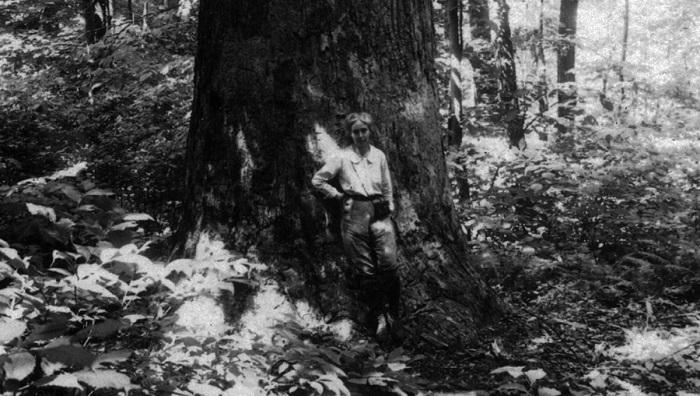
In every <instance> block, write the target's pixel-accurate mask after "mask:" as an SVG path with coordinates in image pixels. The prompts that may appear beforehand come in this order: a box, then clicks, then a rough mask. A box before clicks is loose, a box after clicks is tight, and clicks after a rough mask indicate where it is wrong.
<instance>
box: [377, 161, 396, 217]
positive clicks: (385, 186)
mask: <svg viewBox="0 0 700 396" xmlns="http://www.w3.org/2000/svg"><path fill="white" fill-rule="evenodd" d="M380 170H381V172H382V195H383V196H384V199H386V200H387V201H388V202H389V210H390V211H392V212H393V211H394V190H393V187H392V185H391V173H390V172H389V164H388V163H387V161H386V155H383V156H382V161H381V167H380Z"/></svg>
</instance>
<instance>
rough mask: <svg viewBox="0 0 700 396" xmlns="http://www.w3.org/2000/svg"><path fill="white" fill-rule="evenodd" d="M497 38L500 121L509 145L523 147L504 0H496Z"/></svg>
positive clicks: (523, 136)
mask: <svg viewBox="0 0 700 396" xmlns="http://www.w3.org/2000/svg"><path fill="white" fill-rule="evenodd" d="M496 3H497V4H498V23H499V29H498V38H497V39H496V48H497V51H496V57H497V58H498V60H499V80H500V87H501V89H500V90H499V95H498V98H499V102H500V108H501V110H500V114H501V117H500V119H501V122H505V123H506V128H507V133H508V140H509V142H510V145H511V146H515V147H519V148H524V138H525V130H524V123H525V118H524V115H523V114H522V112H521V111H520V105H519V100H518V78H517V75H516V70H515V49H514V48H513V41H512V40H511V36H510V21H509V13H510V12H509V11H510V10H509V8H508V3H507V2H506V0H497V1H496Z"/></svg>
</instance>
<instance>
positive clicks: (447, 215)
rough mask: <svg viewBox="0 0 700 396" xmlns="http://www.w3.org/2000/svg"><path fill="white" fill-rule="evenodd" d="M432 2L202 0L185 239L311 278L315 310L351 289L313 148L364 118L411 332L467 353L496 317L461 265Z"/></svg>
mask: <svg viewBox="0 0 700 396" xmlns="http://www.w3.org/2000/svg"><path fill="white" fill-rule="evenodd" d="M431 12H432V10H431V2H430V0H411V1H403V0H392V1H387V0H360V1H354V2H333V1H322V0H314V1H310V0H304V1H302V0H294V1H289V0H286V1H282V0H240V1H235V2H233V1H228V0H209V1H202V2H200V12H199V28H198V50H197V54H196V58H195V59H196V61H195V97H194V102H193V108H192V118H191V124H190V131H189V136H188V141H187V157H186V169H187V171H186V195H185V200H184V208H183V219H182V222H181V224H180V226H179V237H180V240H181V242H182V243H183V244H184V246H185V248H186V250H188V251H191V250H192V248H193V246H194V245H193V244H194V243H195V242H196V241H197V239H198V238H199V236H200V235H201V233H202V232H206V231H210V230H214V231H216V232H218V233H219V234H220V235H222V236H223V237H224V238H225V239H226V240H227V241H229V242H230V243H231V245H232V246H233V247H235V248H238V249H246V248H247V247H250V246H256V249H257V251H258V252H259V254H260V255H262V256H263V257H265V258H266V259H267V260H268V261H270V262H273V263H276V264H275V265H276V266H277V268H279V269H281V268H284V266H286V267H288V268H291V269H294V270H296V271H298V272H301V273H303V274H304V276H305V277H306V279H307V284H308V285H309V286H311V287H310V289H313V296H314V297H315V298H316V302H317V304H318V305H319V307H320V308H321V309H323V310H326V311H329V312H331V311H332V310H333V309H334V308H337V305H338V304H339V302H340V301H341V300H342V298H344V296H346V295H345V293H344V292H343V291H340V290H341V288H339V287H338V285H339V283H338V282H341V281H342V272H343V271H342V270H341V268H342V263H343V261H344V260H343V259H342V254H340V253H339V251H338V247H337V244H333V243H323V242H321V239H320V238H319V236H320V235H322V234H323V232H324V228H323V222H322V219H321V218H322V217H323V214H324V212H323V209H322V208H321V203H320V201H319V200H318V199H317V198H315V197H314V196H313V194H312V191H311V186H310V177H311V175H312V173H313V171H314V170H315V169H317V168H318V167H319V166H320V163H319V161H318V157H316V156H315V154H317V152H316V151H315V150H314V149H313V148H314V147H317V146H318V145H319V144H320V143H322V142H323V141H327V140H328V137H329V135H330V136H335V137H337V128H338V127H337V124H338V120H339V119H340V118H341V117H342V116H343V115H344V114H346V113H347V112H349V111H355V110H364V111H368V112H369V113H371V114H373V115H374V116H375V117H376V121H377V129H378V130H377V134H376V136H375V138H374V142H375V145H377V146H378V147H379V148H381V149H382V150H383V151H384V152H385V153H386V154H387V156H388V159H389V164H390V169H391V172H392V175H393V178H394V184H395V191H396V200H397V202H396V203H397V210H398V212H397V214H396V221H397V224H398V226H399V230H400V239H399V244H400V252H399V255H400V261H401V263H402V264H403V268H402V271H401V276H402V279H403V282H404V297H405V304H406V308H407V322H408V323H407V325H408V328H409V331H410V333H411V334H412V336H413V337H414V339H413V341H414V342H416V343H417V344H416V345H419V344H420V343H421V342H427V343H429V344H438V345H443V346H445V345H452V344H460V343H463V342H464V341H467V340H469V339H471V338H472V337H474V336H475V335H476V334H477V331H478V329H479V328H480V326H482V325H483V324H484V323H485V322H487V321H488V320H490V319H493V318H494V317H497V316H498V314H499V313H501V312H502V308H501V306H500V304H499V303H498V301H497V300H496V298H495V297H494V295H493V293H492V292H491V291H490V289H488V288H487V287H486V286H485V285H484V283H483V282H482V281H481V280H480V278H479V276H478V274H477V273H476V272H475V270H474V269H473V268H472V267H471V266H470V265H469V263H468V262H467V256H466V253H465V250H464V246H465V245H464V243H463V242H464V240H463V239H464V238H463V236H462V235H461V234H460V229H459V224H458V223H457V221H456V217H455V211H454V207H453V203H452V199H451V194H450V191H449V183H448V179H447V173H446V165H445V160H444V155H443V151H442V146H441V136H440V134H439V133H436V132H437V131H438V128H439V122H438V113H437V108H436V107H437V106H436V103H437V98H436V89H435V85H434V81H435V70H434V67H433V59H434V47H433V26H432V16H431Z"/></svg>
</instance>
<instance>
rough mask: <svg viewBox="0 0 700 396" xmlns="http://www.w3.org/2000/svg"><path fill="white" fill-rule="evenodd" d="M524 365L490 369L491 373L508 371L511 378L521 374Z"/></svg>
mask: <svg viewBox="0 0 700 396" xmlns="http://www.w3.org/2000/svg"><path fill="white" fill-rule="evenodd" d="M524 368H525V366H503V367H499V368H497V369H495V370H492V371H491V374H500V373H508V375H510V376H511V377H513V378H518V377H520V376H521V375H523V369H524Z"/></svg>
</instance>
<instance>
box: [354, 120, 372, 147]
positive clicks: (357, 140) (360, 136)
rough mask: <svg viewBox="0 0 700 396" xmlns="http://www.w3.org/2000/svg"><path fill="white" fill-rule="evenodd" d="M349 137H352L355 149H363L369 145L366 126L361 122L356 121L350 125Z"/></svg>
mask: <svg viewBox="0 0 700 396" xmlns="http://www.w3.org/2000/svg"><path fill="white" fill-rule="evenodd" d="M350 137H352V144H353V145H354V146H356V147H364V146H365V145H368V144H369V128H368V127H367V124H365V123H364V122H362V121H357V122H355V123H354V124H352V128H351V130H350Z"/></svg>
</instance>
